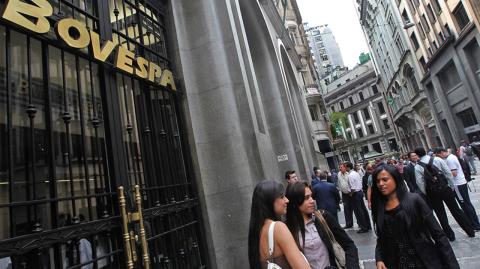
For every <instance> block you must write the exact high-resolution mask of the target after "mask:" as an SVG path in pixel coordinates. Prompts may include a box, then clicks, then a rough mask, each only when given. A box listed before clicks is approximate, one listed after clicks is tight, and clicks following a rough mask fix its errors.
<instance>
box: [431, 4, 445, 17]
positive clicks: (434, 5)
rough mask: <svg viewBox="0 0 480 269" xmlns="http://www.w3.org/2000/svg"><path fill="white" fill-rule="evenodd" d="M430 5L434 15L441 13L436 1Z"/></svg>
mask: <svg viewBox="0 0 480 269" xmlns="http://www.w3.org/2000/svg"><path fill="white" fill-rule="evenodd" d="M431 3H432V6H433V10H434V11H435V13H437V15H438V14H440V13H442V8H441V7H440V3H439V2H438V0H432V1H431Z"/></svg>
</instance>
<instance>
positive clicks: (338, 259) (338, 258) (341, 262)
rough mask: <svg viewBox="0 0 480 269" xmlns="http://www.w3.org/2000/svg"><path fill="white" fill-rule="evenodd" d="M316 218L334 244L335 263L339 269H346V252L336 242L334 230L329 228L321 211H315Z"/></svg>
mask: <svg viewBox="0 0 480 269" xmlns="http://www.w3.org/2000/svg"><path fill="white" fill-rule="evenodd" d="M315 217H317V218H318V220H319V221H320V224H321V225H322V227H323V229H324V230H325V232H326V233H327V235H328V239H329V240H330V243H331V244H332V248H333V252H334V254H335V263H336V265H337V268H338V269H344V268H346V263H347V262H346V260H345V251H344V250H343V248H342V246H340V244H339V243H338V242H337V240H335V236H333V233H332V230H330V227H328V223H327V221H326V220H325V218H324V217H323V213H322V212H321V211H315Z"/></svg>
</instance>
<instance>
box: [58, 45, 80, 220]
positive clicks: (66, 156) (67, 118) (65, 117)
mask: <svg viewBox="0 0 480 269" xmlns="http://www.w3.org/2000/svg"><path fill="white" fill-rule="evenodd" d="M60 53H61V58H62V84H63V109H64V110H63V111H64V112H63V114H62V119H63V122H64V123H65V138H66V145H65V149H66V152H64V153H63V155H64V160H65V159H66V161H67V165H68V170H69V171H68V172H69V173H68V175H69V180H70V195H71V198H70V199H71V204H72V214H73V215H72V218H73V217H76V216H77V209H76V205H75V198H74V197H75V190H74V185H73V171H72V165H71V159H70V145H71V144H70V143H71V141H70V127H69V124H70V120H71V116H70V113H69V112H68V102H67V100H68V91H67V80H66V74H65V53H64V52H63V50H61V51H60Z"/></svg>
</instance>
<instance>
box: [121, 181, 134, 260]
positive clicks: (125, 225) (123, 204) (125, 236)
mask: <svg viewBox="0 0 480 269" xmlns="http://www.w3.org/2000/svg"><path fill="white" fill-rule="evenodd" d="M118 201H119V206H120V215H121V218H122V232H123V242H124V244H125V259H126V261H127V268H128V269H133V259H132V249H131V245H130V233H129V232H128V215H127V208H126V200H125V193H124V190H123V187H121V186H120V187H118Z"/></svg>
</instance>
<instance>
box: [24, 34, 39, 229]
mask: <svg viewBox="0 0 480 269" xmlns="http://www.w3.org/2000/svg"><path fill="white" fill-rule="evenodd" d="M31 49H32V46H31V42H30V37H28V36H27V66H28V67H27V68H28V103H29V104H28V106H27V109H26V112H27V114H28V117H29V119H30V143H31V144H30V146H31V154H30V158H31V161H32V165H31V172H32V199H33V200H36V199H37V188H36V184H37V181H36V171H35V170H36V166H35V161H36V156H35V116H36V113H37V110H36V108H35V106H34V105H33V104H32V95H33V94H32V91H33V89H32V57H31ZM27 163H28V160H27ZM27 174H30V173H29V172H28V170H27ZM37 209H38V208H37V205H33V218H34V219H35V224H34V225H33V229H32V231H33V232H40V231H42V229H41V228H40V226H41V224H40V223H39V222H38V210H37Z"/></svg>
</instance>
